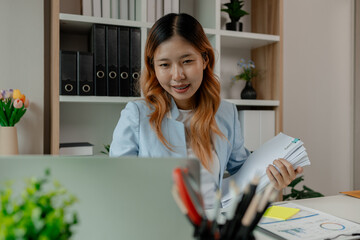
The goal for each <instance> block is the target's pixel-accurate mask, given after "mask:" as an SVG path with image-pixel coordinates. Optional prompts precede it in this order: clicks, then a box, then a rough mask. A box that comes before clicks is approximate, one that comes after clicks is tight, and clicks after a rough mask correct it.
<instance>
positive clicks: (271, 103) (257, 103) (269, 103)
mask: <svg viewBox="0 0 360 240" xmlns="http://www.w3.org/2000/svg"><path fill="white" fill-rule="evenodd" d="M225 101H228V102H231V103H233V104H235V105H236V106H249V107H277V106H279V104H280V101H279V100H242V99H225Z"/></svg>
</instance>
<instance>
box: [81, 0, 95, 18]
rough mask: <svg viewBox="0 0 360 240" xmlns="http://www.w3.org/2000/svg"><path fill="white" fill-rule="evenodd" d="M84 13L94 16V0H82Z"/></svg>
mask: <svg viewBox="0 0 360 240" xmlns="http://www.w3.org/2000/svg"><path fill="white" fill-rule="evenodd" d="M81 7H82V15H84V16H93V9H92V8H93V6H92V0H82V6H81Z"/></svg>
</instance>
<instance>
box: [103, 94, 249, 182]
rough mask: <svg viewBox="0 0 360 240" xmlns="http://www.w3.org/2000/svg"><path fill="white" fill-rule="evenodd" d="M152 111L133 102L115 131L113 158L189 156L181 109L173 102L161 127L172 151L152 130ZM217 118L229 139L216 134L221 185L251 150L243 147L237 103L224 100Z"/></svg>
mask: <svg viewBox="0 0 360 240" xmlns="http://www.w3.org/2000/svg"><path fill="white" fill-rule="evenodd" d="M151 111H152V110H151V109H150V108H149V107H148V106H147V105H146V103H145V101H144V100H137V101H132V102H129V103H128V104H127V105H126V107H125V108H124V109H123V110H122V111H121V117H120V119H119V122H118V124H117V126H116V128H115V130H114V134H113V140H112V143H111V145H110V156H111V157H118V156H139V157H179V158H186V157H187V149H186V140H185V128H184V124H183V123H181V122H178V121H176V120H175V119H177V117H178V116H179V110H178V108H177V106H176V104H175V102H174V100H172V106H171V111H170V112H169V114H168V115H167V117H165V118H164V120H163V122H162V126H161V128H162V132H163V135H164V137H165V138H166V140H167V141H168V142H169V143H170V144H171V145H172V146H174V147H173V150H174V151H173V152H172V151H170V150H169V149H167V148H166V147H165V146H164V145H163V144H162V143H161V142H160V140H159V139H158V137H157V136H156V134H155V132H154V131H153V129H152V128H151V125H150V123H149V114H150V113H151ZM215 119H216V122H217V125H218V127H219V129H220V131H221V132H222V133H223V134H224V135H225V137H226V138H227V139H224V138H221V137H219V136H218V135H216V141H215V151H216V153H217V155H218V158H219V161H220V174H219V179H218V183H219V186H221V182H222V176H223V174H224V171H225V170H227V171H228V172H229V173H230V174H231V175H232V174H234V173H235V172H236V171H237V170H239V168H240V167H241V166H242V164H243V163H244V162H245V160H246V159H247V158H248V156H249V151H248V150H247V149H246V148H245V147H244V139H243V136H242V133H241V130H240V122H239V120H238V112H237V109H236V106H235V105H234V104H232V103H229V102H227V101H224V100H222V101H221V104H220V107H219V109H218V111H217V113H216V115H215Z"/></svg>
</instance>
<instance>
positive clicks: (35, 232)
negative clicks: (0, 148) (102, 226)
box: [0, 169, 78, 240]
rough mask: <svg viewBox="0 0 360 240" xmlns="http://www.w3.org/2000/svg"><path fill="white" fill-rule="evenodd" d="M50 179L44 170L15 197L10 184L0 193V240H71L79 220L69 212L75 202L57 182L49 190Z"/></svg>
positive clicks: (48, 171)
mask: <svg viewBox="0 0 360 240" xmlns="http://www.w3.org/2000/svg"><path fill="white" fill-rule="evenodd" d="M49 177H50V170H48V169H47V170H46V171H45V177H42V178H35V177H33V178H30V179H28V180H27V182H26V185H25V188H24V190H23V192H22V193H21V194H20V195H19V196H16V197H14V196H13V194H12V193H13V188H12V186H11V184H10V183H7V186H6V187H5V188H4V189H0V239H63V240H68V239H71V237H72V236H73V229H72V227H73V226H74V225H76V224H77V223H78V217H77V213H76V212H73V213H70V212H69V210H70V209H72V208H71V207H72V205H73V204H74V203H75V202H76V201H77V199H76V197H75V196H73V195H71V194H69V193H68V192H67V190H66V189H65V188H64V187H62V186H61V185H60V183H58V182H54V185H53V186H54V188H49V186H48V183H49V181H50V179H49Z"/></svg>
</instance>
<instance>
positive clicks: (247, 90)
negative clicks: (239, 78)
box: [241, 81, 256, 99]
mask: <svg viewBox="0 0 360 240" xmlns="http://www.w3.org/2000/svg"><path fill="white" fill-rule="evenodd" d="M241 99H256V91H255V89H254V88H253V87H252V84H251V81H246V84H245V87H244V89H243V90H242V91H241Z"/></svg>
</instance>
